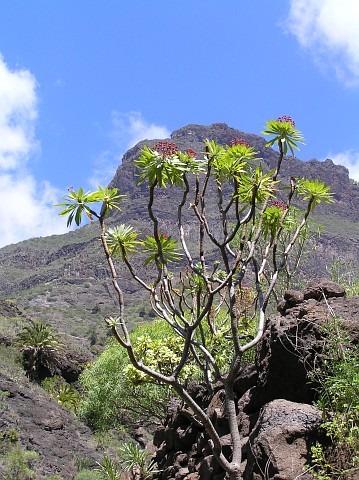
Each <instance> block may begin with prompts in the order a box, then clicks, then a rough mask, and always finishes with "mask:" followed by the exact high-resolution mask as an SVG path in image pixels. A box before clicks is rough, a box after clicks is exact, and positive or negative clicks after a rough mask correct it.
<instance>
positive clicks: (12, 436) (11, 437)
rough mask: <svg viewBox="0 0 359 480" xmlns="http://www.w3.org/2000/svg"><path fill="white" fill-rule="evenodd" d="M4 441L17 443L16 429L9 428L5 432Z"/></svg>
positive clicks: (17, 433) (17, 434)
mask: <svg viewBox="0 0 359 480" xmlns="http://www.w3.org/2000/svg"><path fill="white" fill-rule="evenodd" d="M5 439H6V440H7V441H8V442H10V443H17V442H18V440H19V432H18V431H17V430H16V428H9V430H7V431H6V432H5Z"/></svg>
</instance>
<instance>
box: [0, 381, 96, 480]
mask: <svg viewBox="0 0 359 480" xmlns="http://www.w3.org/2000/svg"><path fill="white" fill-rule="evenodd" d="M0 392H1V396H0V403H1V405H0V407H1V408H0V431H1V432H2V434H3V435H6V432H7V431H9V430H11V431H13V429H15V430H16V431H17V432H18V434H19V443H20V445H21V446H22V447H23V448H24V449H26V450H32V451H35V452H37V453H38V454H39V461H38V466H37V468H36V470H37V472H38V474H39V475H42V476H43V477H39V478H47V477H48V476H49V475H55V474H58V475H60V476H61V477H62V478H63V480H70V479H72V478H73V477H74V475H75V474H76V472H77V468H76V463H78V462H84V461H86V463H87V464H89V465H95V462H96V460H98V459H99V454H98V452H97V450H96V446H95V444H94V441H93V437H92V435H91V432H90V429H89V428H88V427H86V426H85V425H83V424H82V423H81V422H80V421H79V420H77V418H76V417H74V415H72V413H71V412H69V411H67V410H64V409H63V408H61V407H60V405H59V404H58V403H57V402H55V401H54V400H52V399H50V398H48V397H46V396H45V395H44V394H43V393H41V392H42V391H41V389H40V388H39V387H37V386H35V385H34V384H30V383H29V384H26V383H23V384H22V385H21V386H19V385H18V384H17V383H16V382H15V381H13V380H12V379H11V378H9V377H7V376H5V375H3V374H0ZM0 478H2V472H1V471H0Z"/></svg>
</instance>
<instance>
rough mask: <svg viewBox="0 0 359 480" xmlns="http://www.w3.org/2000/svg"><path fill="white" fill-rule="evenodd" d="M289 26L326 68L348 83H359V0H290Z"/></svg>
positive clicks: (287, 25) (287, 22)
mask: <svg viewBox="0 0 359 480" xmlns="http://www.w3.org/2000/svg"><path fill="white" fill-rule="evenodd" d="M290 4H291V5H290V12H289V16H288V18H287V21H286V27H287V29H288V30H289V31H290V32H291V33H292V34H294V35H295V36H296V37H297V39H298V41H299V43H300V44H301V45H302V46H303V47H304V48H307V49H308V50H310V51H311V53H312V54H313V56H314V58H315V60H316V61H317V62H318V64H319V65H320V66H321V68H322V69H323V70H327V69H328V68H329V69H330V70H331V69H333V70H334V71H335V73H336V75H337V77H338V78H339V79H340V80H341V81H343V83H345V84H346V85H347V86H355V85H359V27H358V25H359V2H358V0H341V1H340V2H339V1H338V0H290Z"/></svg>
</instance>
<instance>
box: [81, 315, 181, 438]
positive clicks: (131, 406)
mask: <svg viewBox="0 0 359 480" xmlns="http://www.w3.org/2000/svg"><path fill="white" fill-rule="evenodd" d="M171 334H172V331H171V329H170V328H169V327H168V325H167V324H166V323H164V322H163V321H161V322H158V321H157V322H153V323H152V324H148V325H145V326H141V327H137V329H136V330H135V331H134V332H133V333H132V334H131V337H132V338H133V339H134V341H135V342H136V339H137V340H139V341H141V339H144V338H149V339H151V341H152V342H154V343H155V342H156V339H157V340H158V342H159V344H160V345H161V344H162V343H161V342H162V341H163V339H164V338H165V337H167V338H168V336H169V335H171ZM172 336H173V334H172ZM130 367H131V363H130V360H129V358H128V356H127V354H126V351H125V350H124V349H123V348H120V347H119V345H118V343H117V342H115V341H112V342H111V343H110V344H109V345H108V346H107V347H106V349H105V350H104V351H103V352H102V353H101V354H100V356H99V357H98V359H97V360H96V361H95V362H94V363H92V364H91V365H89V366H87V367H86V368H85V369H84V371H83V372H82V374H81V376H80V379H79V381H80V385H81V387H82V390H83V394H82V395H81V399H80V402H79V405H78V411H77V413H78V415H79V416H80V417H81V418H82V419H84V420H85V421H86V422H87V423H88V424H89V425H91V427H93V428H95V429H97V430H111V429H113V428H120V429H123V428H124V425H126V424H127V425H132V426H133V425H136V424H137V423H138V422H139V421H140V422H141V424H142V425H146V424H153V423H159V422H160V421H161V420H162V419H163V418H164V413H165V411H166V407H167V403H168V400H169V398H170V396H171V391H170V389H169V388H168V387H167V386H165V385H160V384H158V383H153V382H152V383H151V382H143V381H142V382H136V381H134V380H133V375H132V376H131V372H130V371H129V370H131V369H130ZM131 371H132V370H131ZM139 398H141V402H138V399H139Z"/></svg>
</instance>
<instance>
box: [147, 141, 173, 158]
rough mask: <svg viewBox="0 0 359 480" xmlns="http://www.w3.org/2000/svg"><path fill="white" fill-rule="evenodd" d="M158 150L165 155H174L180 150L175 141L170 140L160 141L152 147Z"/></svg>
mask: <svg viewBox="0 0 359 480" xmlns="http://www.w3.org/2000/svg"><path fill="white" fill-rule="evenodd" d="M152 149H153V150H156V152H158V153H161V154H162V155H163V156H164V157H166V156H167V155H174V154H175V153H176V152H178V147H177V145H176V144H175V143H170V142H158V143H156V144H155V145H153V147H152Z"/></svg>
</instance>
